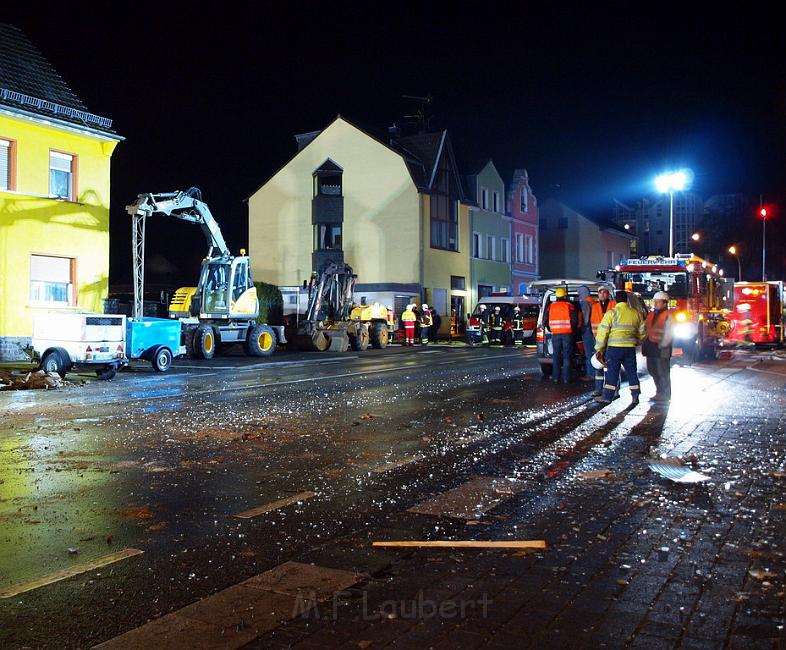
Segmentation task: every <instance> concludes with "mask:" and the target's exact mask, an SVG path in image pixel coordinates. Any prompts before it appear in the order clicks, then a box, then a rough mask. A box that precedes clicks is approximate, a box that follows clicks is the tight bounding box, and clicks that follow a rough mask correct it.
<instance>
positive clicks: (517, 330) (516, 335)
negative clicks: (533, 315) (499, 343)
mask: <svg viewBox="0 0 786 650" xmlns="http://www.w3.org/2000/svg"><path fill="white" fill-rule="evenodd" d="M511 322H512V326H513V343H514V345H516V347H520V346H522V345H524V316H522V315H521V307H519V306H518V305H516V306H515V307H514V308H513V319H512V321H511Z"/></svg>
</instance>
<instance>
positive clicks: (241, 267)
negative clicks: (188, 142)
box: [126, 187, 286, 359]
mask: <svg viewBox="0 0 786 650" xmlns="http://www.w3.org/2000/svg"><path fill="white" fill-rule="evenodd" d="M126 211H127V212H128V214H130V215H131V216H132V218H133V229H132V236H133V254H134V269H133V270H134V318H136V319H140V320H141V319H142V299H143V295H144V265H145V224H146V222H147V219H148V218H149V217H152V216H167V217H175V218H177V219H181V220H183V221H188V222H190V223H194V224H197V225H199V226H200V227H201V228H202V231H203V232H204V234H205V238H206V239H207V243H208V252H207V256H206V257H205V258H204V259H203V260H202V267H201V271H200V274H199V281H198V282H197V286H195V287H182V288H180V289H178V290H177V291H176V292H175V293H174V296H173V297H172V301H171V303H170V305H169V317H170V318H175V319H179V320H180V322H181V324H182V326H181V327H182V334H183V338H184V343H185V346H186V349H187V350H188V351H189V352H190V353H191V354H192V355H193V356H195V357H197V358H201V359H212V358H213V356H214V355H215V352H216V349H217V347H218V346H219V345H222V346H225V345H228V344H235V343H240V344H242V345H243V346H244V348H245V351H246V354H248V355H249V356H258V357H262V356H268V355H270V354H272V353H273V351H274V350H275V347H276V343H277V342H280V343H286V338H285V336H284V328H283V326H274V327H271V326H269V325H267V324H260V323H257V317H258V316H259V301H258V299H257V290H256V287H255V286H254V282H253V279H252V277H251V267H250V264H249V259H248V257H247V256H246V255H245V251H244V250H242V249H241V251H240V255H238V256H233V255H232V254H231V252H230V250H229V248H228V246H227V244H226V242H225V241H224V236H223V235H222V233H221V228H219V226H218V222H217V221H216V220H215V218H214V217H213V215H212V214H211V212H210V209H209V208H208V206H207V204H206V203H204V202H203V201H202V193H201V192H200V190H199V189H198V188H196V187H192V188H190V189H188V190H185V191H176V192H165V193H160V194H140V195H139V196H137V200H136V201H135V202H134V203H133V204H131V205H128V206H126Z"/></svg>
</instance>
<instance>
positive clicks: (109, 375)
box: [96, 365, 117, 381]
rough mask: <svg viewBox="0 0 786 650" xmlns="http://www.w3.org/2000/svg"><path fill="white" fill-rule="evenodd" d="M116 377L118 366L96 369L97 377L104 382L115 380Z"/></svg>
mask: <svg viewBox="0 0 786 650" xmlns="http://www.w3.org/2000/svg"><path fill="white" fill-rule="evenodd" d="M115 375H117V366H115V365H111V366H104V367H103V368H96V377H98V378H99V379H100V380H102V381H108V380H109V379H114V377H115Z"/></svg>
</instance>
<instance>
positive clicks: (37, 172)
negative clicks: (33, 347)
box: [0, 31, 121, 360]
mask: <svg viewBox="0 0 786 650" xmlns="http://www.w3.org/2000/svg"><path fill="white" fill-rule="evenodd" d="M11 36H16V37H19V38H21V36H20V34H19V33H18V32H17V31H14V32H11ZM22 81H23V80H22ZM9 82H10V83H9ZM19 83H21V82H20V80H19V79H18V78H11V79H10V80H9V79H3V78H2V77H0V359H4V360H8V359H22V358H25V357H24V354H23V352H22V349H23V348H24V347H25V346H26V345H27V344H28V343H29V341H30V337H31V334H32V323H33V317H34V316H35V314H38V313H44V312H47V311H51V310H77V311H97V312H102V311H103V299H104V298H106V296H107V291H108V282H109V181H110V178H109V174H110V161H111V156H112V152H113V151H114V149H115V147H116V145H117V143H118V142H119V141H120V140H121V138H120V137H119V136H117V135H116V134H114V133H112V132H111V131H109V130H108V129H107V128H106V126H105V125H106V124H108V123H109V122H108V120H106V119H105V118H98V116H93V115H90V114H88V113H86V112H85V111H81V110H78V111H77V110H72V109H69V108H68V107H63V106H60V105H57V104H53V103H50V104H46V105H44V104H41V103H36V100H39V99H41V98H36V97H33V96H31V95H27V94H25V93H22V92H20V91H19V90H16V91H13V92H5V93H3V92H2V89H3V88H4V86H7V85H13V84H17V87H18V84H19ZM61 83H62V80H61ZM66 89H67V87H66ZM43 99H46V98H43ZM55 99H59V98H55ZM77 101H78V100H77ZM53 105H54V106H56V108H55V109H54V110H57V109H62V114H61V116H58V115H53V114H52V113H53V108H52V107H53ZM80 105H81V103H80ZM39 106H45V109H43V110H40V111H39V110H37V109H38V107H39ZM75 116H76V117H77V120H74V119H73V118H74V117H75Z"/></svg>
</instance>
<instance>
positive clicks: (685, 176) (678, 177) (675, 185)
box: [655, 169, 691, 194]
mask: <svg viewBox="0 0 786 650" xmlns="http://www.w3.org/2000/svg"><path fill="white" fill-rule="evenodd" d="M690 181H691V172H690V170H688V169H680V170H679V171H676V172H667V173H665V174H661V175H660V176H658V177H657V178H655V187H656V188H658V192H660V193H662V194H666V193H668V192H682V190H684V189H686V188H687V187H688V185H689V184H690Z"/></svg>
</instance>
